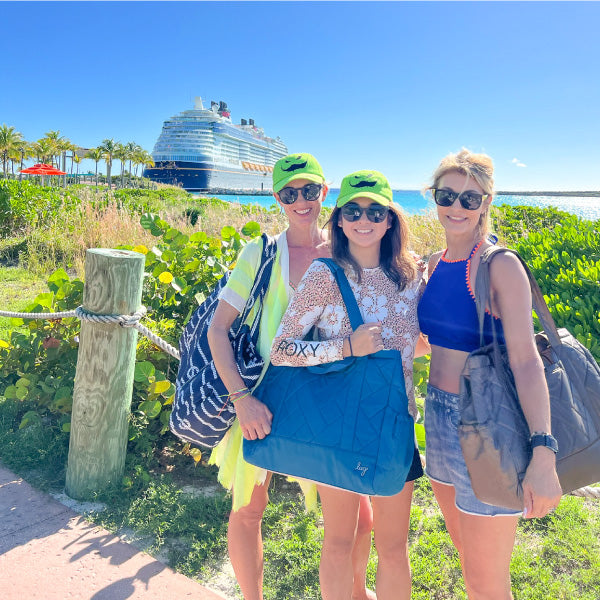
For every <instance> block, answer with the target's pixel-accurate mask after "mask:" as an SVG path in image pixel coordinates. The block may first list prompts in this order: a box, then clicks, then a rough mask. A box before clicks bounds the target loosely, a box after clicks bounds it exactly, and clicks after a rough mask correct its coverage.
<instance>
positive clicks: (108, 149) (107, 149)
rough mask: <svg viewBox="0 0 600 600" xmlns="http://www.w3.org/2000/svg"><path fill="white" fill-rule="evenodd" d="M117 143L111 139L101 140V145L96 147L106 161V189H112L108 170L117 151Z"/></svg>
mask: <svg viewBox="0 0 600 600" xmlns="http://www.w3.org/2000/svg"><path fill="white" fill-rule="evenodd" d="M117 145H118V142H115V140H113V139H112V138H110V139H105V140H102V143H101V144H100V145H99V146H98V148H100V149H101V150H102V158H104V160H105V161H106V180H107V182H108V189H109V190H111V189H112V185H111V183H112V182H111V178H110V169H111V167H112V161H113V156H114V154H115V151H116V149H117Z"/></svg>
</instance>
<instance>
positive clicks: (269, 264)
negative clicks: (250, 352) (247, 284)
mask: <svg viewBox="0 0 600 600" xmlns="http://www.w3.org/2000/svg"><path fill="white" fill-rule="evenodd" d="M261 238H262V242H263V243H262V251H261V256H260V262H259V264H258V269H257V271H256V275H255V277H254V283H253V285H252V289H251V290H250V295H249V296H248V300H247V301H246V305H245V306H244V310H243V311H242V313H241V314H240V316H239V326H240V327H241V326H242V325H243V324H244V323H245V322H246V319H247V318H248V315H249V314H250V312H251V311H252V309H253V308H254V305H255V304H256V302H258V311H257V313H256V317H255V319H254V321H253V323H252V326H251V328H250V330H251V334H252V335H253V336H254V333H255V329H256V328H257V327H258V326H259V324H260V317H261V314H262V308H263V302H264V299H265V296H266V294H267V290H268V288H269V282H270V280H271V272H272V271H273V263H274V262H275V256H276V254H277V241H276V240H275V238H272V237H270V236H268V235H267V234H266V233H263V234H262V236H261Z"/></svg>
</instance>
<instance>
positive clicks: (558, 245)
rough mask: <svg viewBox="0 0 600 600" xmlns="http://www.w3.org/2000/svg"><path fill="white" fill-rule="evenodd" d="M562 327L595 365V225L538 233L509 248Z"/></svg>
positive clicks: (598, 262)
mask: <svg viewBox="0 0 600 600" xmlns="http://www.w3.org/2000/svg"><path fill="white" fill-rule="evenodd" d="M515 249H516V250H518V252H519V253H520V254H521V256H522V257H523V259H524V260H525V262H526V263H527V264H528V265H529V267H530V268H531V271H532V272H533V274H534V276H535V278H536V280H537V282H538V283H539V285H540V288H541V289H542V292H543V293H544V297H545V299H546V303H547V304H548V307H549V309H550V312H551V313H552V316H553V318H554V321H555V322H556V325H557V327H566V328H567V329H568V330H569V331H570V332H571V333H572V334H573V335H574V336H575V337H576V338H577V339H578V340H579V341H580V342H581V343H582V344H583V345H584V346H586V347H587V348H588V350H590V352H591V353H592V355H593V356H594V358H595V359H596V360H598V361H600V341H599V340H600V283H599V282H600V221H596V222H592V221H584V220H579V221H578V222H577V223H576V224H570V223H569V224H560V225H556V227H554V228H553V229H552V230H549V229H539V230H537V231H532V232H530V233H529V234H528V236H527V237H525V238H522V239H521V240H520V241H518V242H517V243H516V244H515Z"/></svg>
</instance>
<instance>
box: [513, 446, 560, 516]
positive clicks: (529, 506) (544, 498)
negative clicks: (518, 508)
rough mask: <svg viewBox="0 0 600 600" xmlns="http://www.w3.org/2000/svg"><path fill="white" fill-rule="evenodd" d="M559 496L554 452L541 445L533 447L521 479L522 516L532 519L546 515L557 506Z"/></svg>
mask: <svg viewBox="0 0 600 600" xmlns="http://www.w3.org/2000/svg"><path fill="white" fill-rule="evenodd" d="M561 496H562V489H561V487H560V482H559V481H558V475H557V474H556V458H555V455H554V453H553V452H552V450H549V449H548V448H544V447H542V446H539V447H537V448H534V449H533V456H532V457H531V461H530V463H529V466H528V467H527V472H526V473H525V479H523V498H524V509H523V517H524V518H526V519H534V518H537V517H544V516H546V515H547V514H548V513H549V512H552V511H553V510H554V509H555V508H556V507H557V506H558V503H559V502H560V498H561Z"/></svg>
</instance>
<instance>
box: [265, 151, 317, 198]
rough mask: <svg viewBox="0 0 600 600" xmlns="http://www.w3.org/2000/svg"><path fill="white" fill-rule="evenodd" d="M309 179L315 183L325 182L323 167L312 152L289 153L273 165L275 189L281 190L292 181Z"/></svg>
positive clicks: (276, 190) (275, 190)
mask: <svg viewBox="0 0 600 600" xmlns="http://www.w3.org/2000/svg"><path fill="white" fill-rule="evenodd" d="M295 179H308V180H309V181H314V182H315V183H323V182H324V181H325V175H323V169H321V165H320V164H319V163H318V162H317V159H316V158H315V157H314V156H313V155H312V154H307V153H306V152H304V153H301V154H288V155H287V156H284V157H283V158H280V159H279V160H278V161H277V162H276V163H275V165H274V166H273V191H274V192H279V191H280V190H281V189H283V188H284V187H285V186H286V185H287V184H288V183H289V182H290V181H294V180H295Z"/></svg>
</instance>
